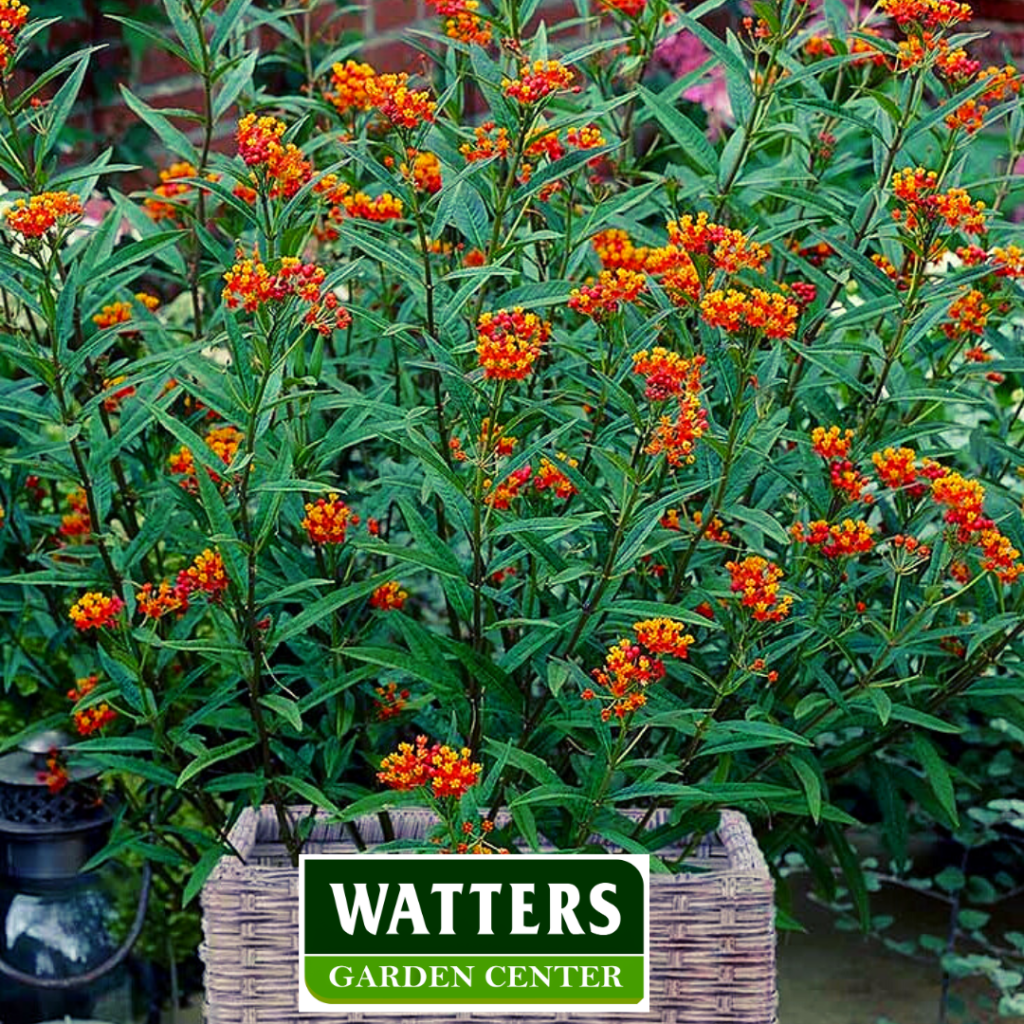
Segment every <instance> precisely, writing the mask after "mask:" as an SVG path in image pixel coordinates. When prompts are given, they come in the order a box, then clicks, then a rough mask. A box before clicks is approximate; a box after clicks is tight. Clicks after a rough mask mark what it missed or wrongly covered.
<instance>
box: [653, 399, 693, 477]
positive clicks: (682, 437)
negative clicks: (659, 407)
mask: <svg viewBox="0 0 1024 1024" xmlns="http://www.w3.org/2000/svg"><path fill="white" fill-rule="evenodd" d="M707 429H708V413H707V410H706V409H704V408H703V407H702V406H701V404H700V397H699V396H698V395H696V394H693V393H687V394H684V395H682V396H680V398H679V409H678V411H677V412H676V417H675V419H672V417H670V416H662V417H661V418H660V420H659V421H658V425H657V426H656V427H655V428H654V435H653V436H652V437H651V440H650V442H649V443H648V444H647V446H646V447H645V448H644V451H645V452H646V453H647V454H648V455H664V456H665V458H666V459H667V461H668V464H669V466H671V467H672V468H673V469H678V468H679V467H680V466H682V465H690V464H691V463H692V462H693V461H694V460H695V459H696V456H695V455H694V454H693V450H694V448H695V447H696V443H697V441H699V440H700V439H701V438H702V437H703V436H704V435H705V434H706V433H707Z"/></svg>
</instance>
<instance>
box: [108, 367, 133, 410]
mask: <svg viewBox="0 0 1024 1024" xmlns="http://www.w3.org/2000/svg"><path fill="white" fill-rule="evenodd" d="M127 379H128V378H127V377H126V376H125V375H124V374H123V373H121V374H118V376H116V377H104V378H103V390H104V391H109V392H111V394H109V395H107V397H106V398H104V399H103V408H104V409H106V411H107V412H118V411H119V410H120V408H121V403H122V402H123V401H124V400H125V399H126V398H131V396H132V395H134V394H135V386H134V385H133V384H129V385H127V386H126V387H119V385H121V384H124V382H125V381H126V380H127Z"/></svg>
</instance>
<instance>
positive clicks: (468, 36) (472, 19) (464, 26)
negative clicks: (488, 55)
mask: <svg viewBox="0 0 1024 1024" xmlns="http://www.w3.org/2000/svg"><path fill="white" fill-rule="evenodd" d="M427 2H428V3H430V4H432V5H433V7H434V8H435V9H436V12H437V14H438V15H440V16H441V17H443V18H445V23H444V34H445V35H446V36H447V37H448V38H449V39H454V40H456V41H457V42H460V43H467V44H468V45H470V46H487V45H488V44H489V43H490V41H491V38H492V34H491V27H490V25H488V24H487V23H486V22H485V21H484V20H483V18H481V17H480V15H479V14H477V13H476V12H477V11H478V10H480V4H479V2H478V0H427Z"/></svg>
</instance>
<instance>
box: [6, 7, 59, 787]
mask: <svg viewBox="0 0 1024 1024" xmlns="http://www.w3.org/2000/svg"><path fill="white" fill-rule="evenodd" d="M2 2H3V0H0V3H2ZM0 40H2V34H0ZM2 55H3V43H2V42H0V56H2ZM2 70H3V65H2V64H0V71H2ZM70 781H71V776H70V775H68V769H67V766H66V765H65V764H64V760H63V758H62V756H61V753H60V751H59V750H58V749H57V748H56V747H51V748H50V750H49V752H48V753H47V755H46V770H45V771H41V772H36V782H38V783H40V784H41V785H44V786H46V790H47V792H48V793H49V794H50V796H56V795H57V794H58V793H60V792H61V791H62V790H63V789H64V787H65V786H67V784H68V783H69V782H70Z"/></svg>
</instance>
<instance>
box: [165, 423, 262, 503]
mask: <svg viewBox="0 0 1024 1024" xmlns="http://www.w3.org/2000/svg"><path fill="white" fill-rule="evenodd" d="M203 440H204V441H205V442H206V447H207V448H209V449H210V451H211V452H213V454H214V455H216V456H217V458H219V459H220V461H221V462H223V463H224V465H225V466H230V465H231V460H232V459H234V457H235V453H236V452H237V451H238V448H239V445H241V443H242V441H243V440H244V436H243V434H242V432H241V431H240V430H239V429H238V428H237V427H232V426H226V427H214V428H213V429H212V430H210V431H209V433H207V435H206V437H205V438H204V439H203ZM167 465H168V467H169V468H170V471H171V472H172V473H173V474H174V475H175V476H180V477H182V480H181V481H180V486H181V487H183V488H184V489H185V490H186V491H191V492H192V493H193V494H194V493H196V491H197V490H198V488H199V483H198V481H197V480H196V463H195V459H194V457H193V455H192V452H191V451H189V449H188V448H187V447H186V446H185V445H182V446H181V447H180V448H179V449H178V450H177V451H176V452H174V453H173V454H172V455H171V456H170V458H169V459H168V460H167ZM206 472H207V473H208V474H209V476H210V479H211V480H212V481H213V482H214V483H215V484H218V483H220V482H221V478H220V477H219V476H218V475H217V474H216V473H214V472H213V470H211V469H208V470H207V471H206Z"/></svg>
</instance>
